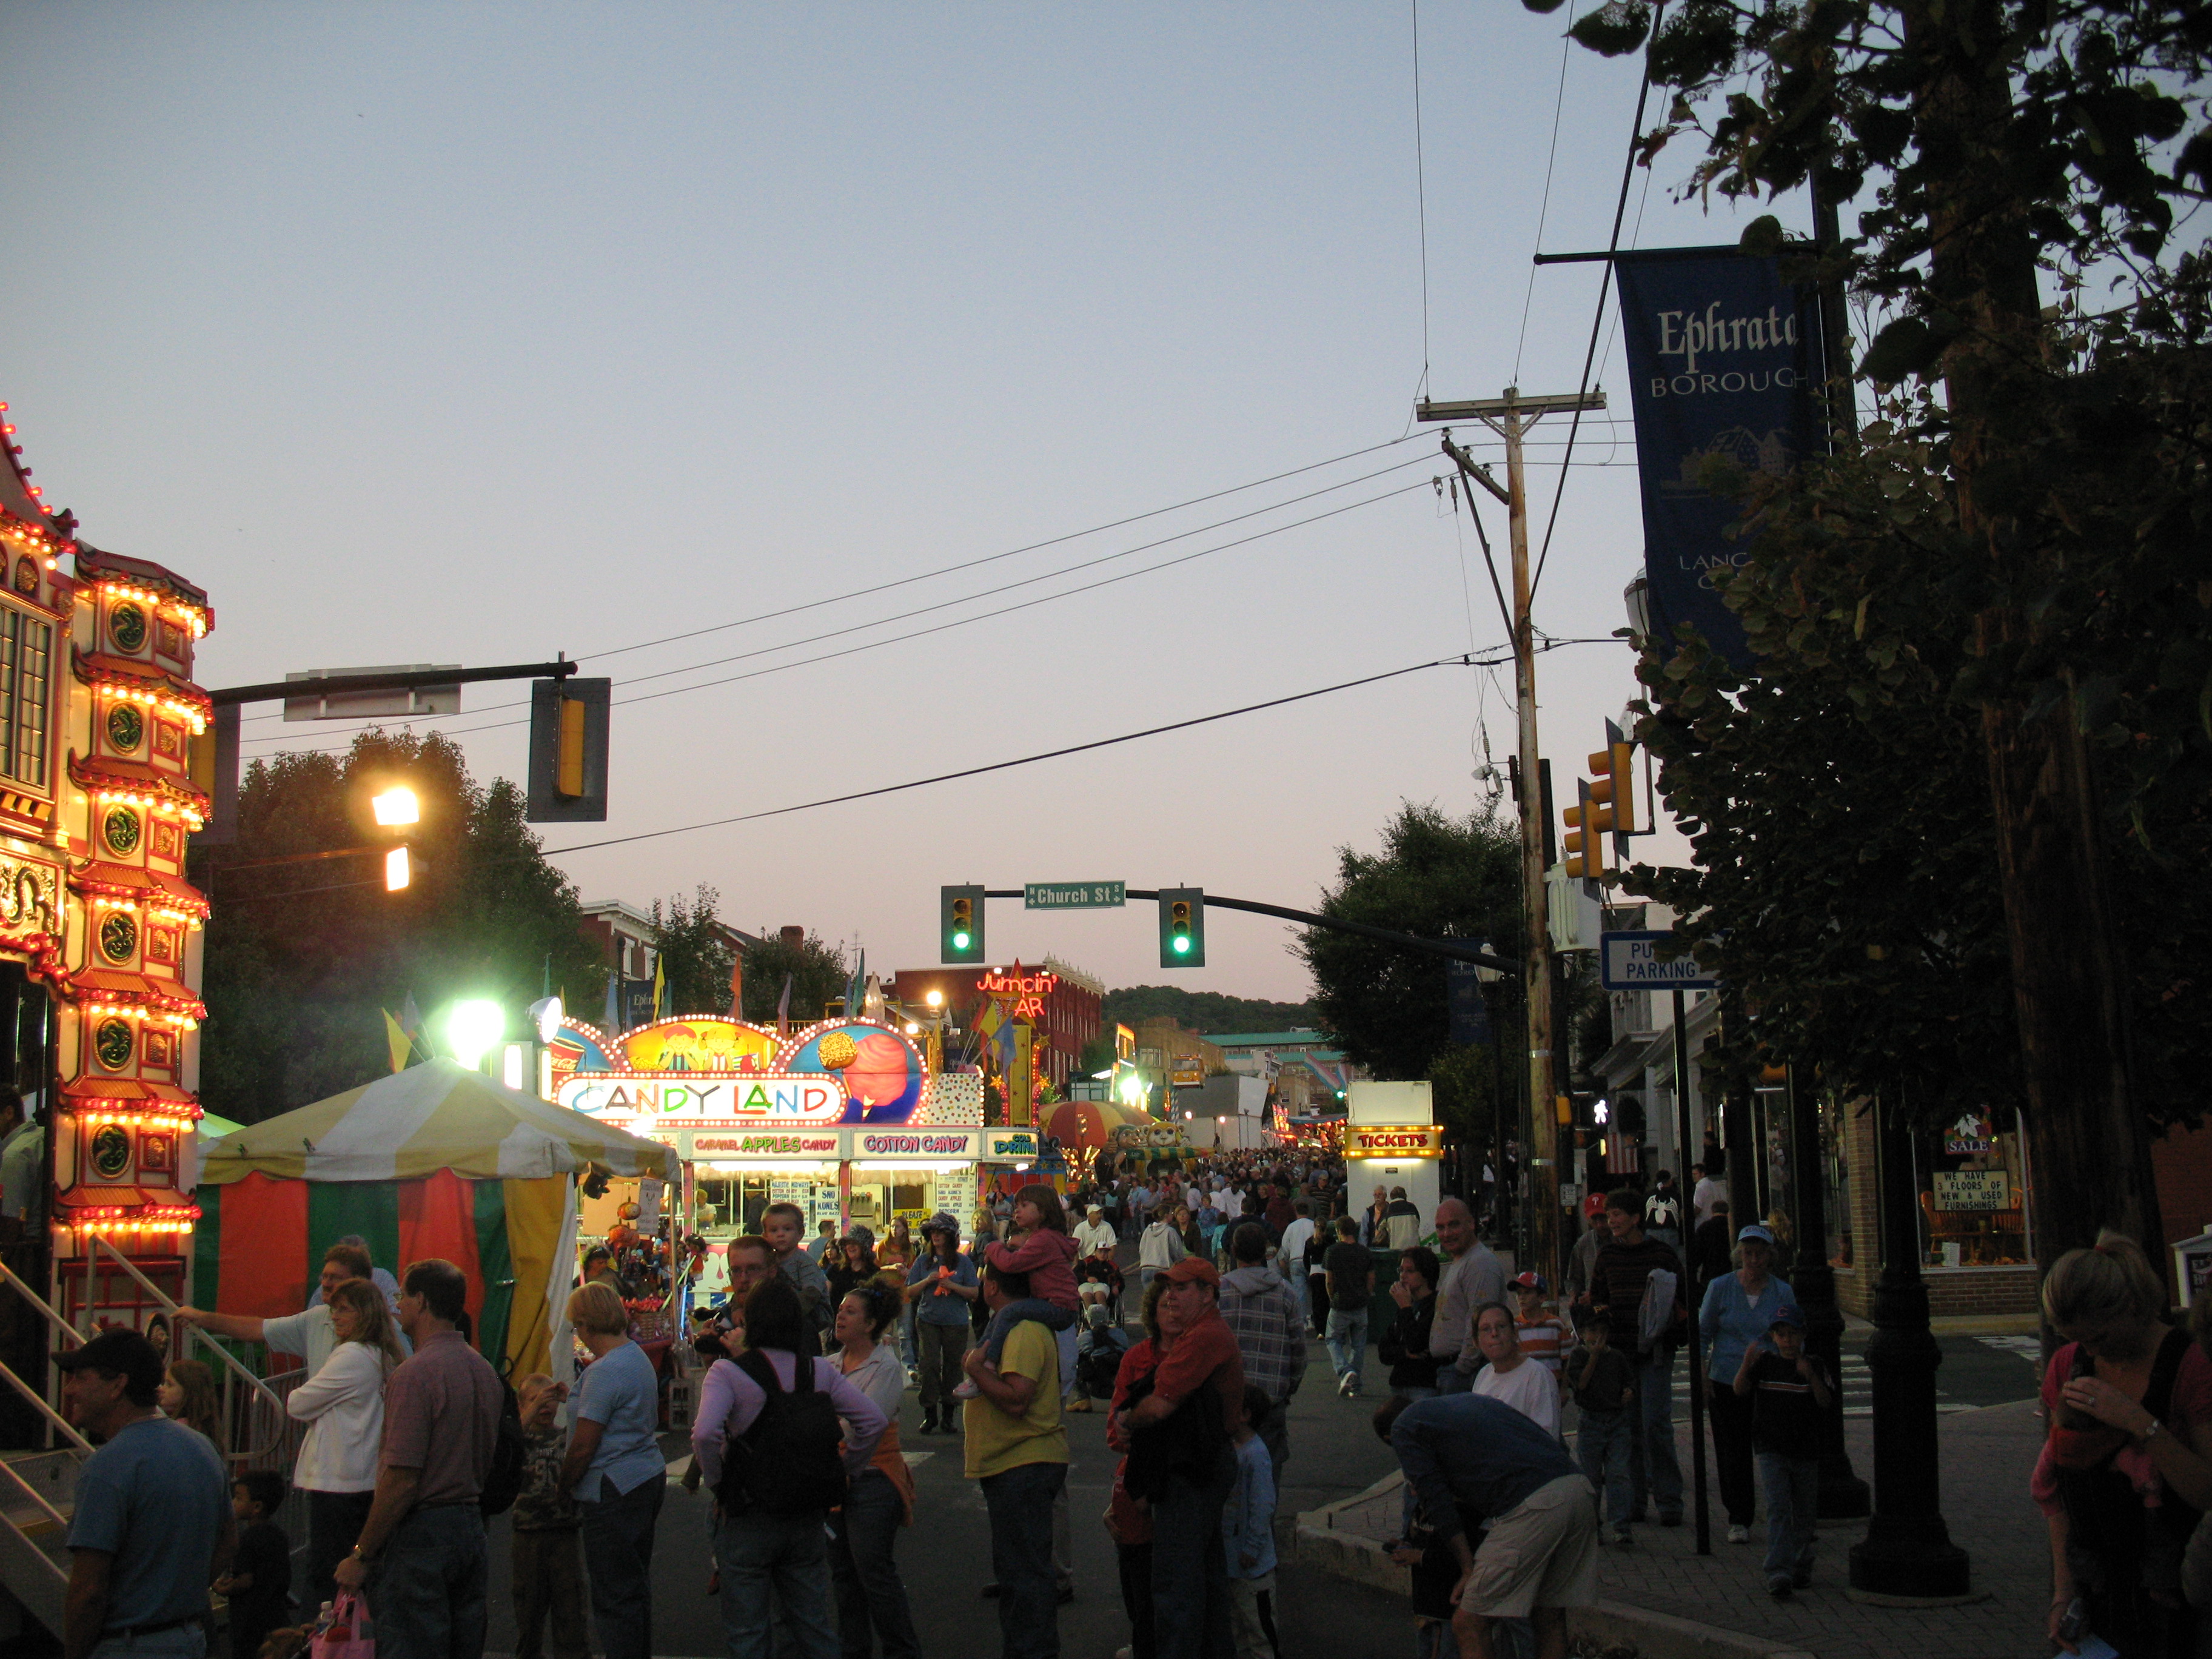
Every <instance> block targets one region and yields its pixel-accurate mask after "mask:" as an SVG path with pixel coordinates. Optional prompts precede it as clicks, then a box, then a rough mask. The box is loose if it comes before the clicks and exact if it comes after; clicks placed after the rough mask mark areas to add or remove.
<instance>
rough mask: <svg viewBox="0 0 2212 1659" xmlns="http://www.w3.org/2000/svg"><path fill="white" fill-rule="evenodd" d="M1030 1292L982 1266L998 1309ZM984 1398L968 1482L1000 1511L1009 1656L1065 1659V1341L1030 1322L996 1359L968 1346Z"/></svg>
mask: <svg viewBox="0 0 2212 1659" xmlns="http://www.w3.org/2000/svg"><path fill="white" fill-rule="evenodd" d="M1029 1294H1030V1276H1029V1275H1028V1274H1027V1273H1007V1272H1005V1271H1004V1270H1003V1269H1001V1268H1000V1267H997V1266H996V1265H995V1264H992V1263H986V1264H985V1266H984V1268H983V1304H984V1305H985V1306H986V1307H987V1308H989V1309H990V1310H991V1311H992V1312H993V1313H994V1314H995V1313H997V1312H998V1311H999V1310H1000V1309H1001V1308H1003V1307H1005V1306H1006V1305H1007V1304H1009V1303H1013V1302H1020V1301H1023V1300H1025V1299H1026V1298H1027V1297H1028V1296H1029ZM966 1367H967V1371H968V1375H969V1376H971V1377H973V1378H974V1379H975V1389H976V1395H975V1399H973V1400H970V1401H968V1403H967V1407H966V1413H965V1417H966V1422H965V1426H966V1429H967V1438H968V1446H967V1451H968V1478H969V1480H980V1481H981V1483H982V1486H983V1504H984V1507H985V1508H987V1510H989V1511H990V1514H991V1566H992V1569H993V1571H994V1572H996V1574H997V1575H998V1579H999V1644H1000V1654H1001V1656H1002V1659H1059V1655H1060V1599H1059V1595H1058V1588H1057V1586H1056V1584H1055V1583H1054V1569H1053V1561H1052V1505H1053V1500H1054V1498H1057V1497H1058V1496H1059V1495H1060V1488H1061V1487H1062V1486H1065V1485H1066V1481H1067V1427H1066V1424H1065V1423H1063V1422H1062V1421H1061V1419H1060V1345H1059V1342H1058V1340H1057V1339H1056V1338H1055V1337H1054V1334H1053V1333H1052V1332H1051V1331H1049V1330H1048V1329H1047V1328H1045V1327H1044V1326H1042V1325H1041V1324H1039V1323H1037V1322H1036V1321H1035V1320H1033V1319H1025V1320H1023V1321H1022V1322H1019V1323H1018V1324H1017V1325H1015V1326H1014V1327H1013V1328H1012V1330H1010V1331H1009V1332H1007V1334H1006V1348H1005V1350H1004V1352H1002V1353H1001V1354H1000V1357H999V1363H998V1364H995V1365H994V1364H992V1363H991V1361H990V1359H989V1358H988V1357H987V1353H986V1352H985V1350H984V1349H982V1348H980V1347H978V1348H972V1349H970V1350H969V1353H968V1358H967V1361H966Z"/></svg>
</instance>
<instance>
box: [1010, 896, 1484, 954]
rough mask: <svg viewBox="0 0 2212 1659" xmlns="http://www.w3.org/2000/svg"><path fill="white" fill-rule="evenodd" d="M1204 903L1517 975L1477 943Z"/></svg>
mask: <svg viewBox="0 0 2212 1659" xmlns="http://www.w3.org/2000/svg"><path fill="white" fill-rule="evenodd" d="M983 896H984V897H985V898H987V899H1018V898H1025V897H1026V896H1027V894H1026V893H1025V892H1024V890H1022V889H1021V888H1018V887H1012V888H1003V889H1002V888H997V887H994V888H991V889H989V890H987V891H986V892H985V893H984V895H983ZM1123 896H1124V897H1127V898H1133V899H1152V900H1158V897H1159V892H1158V890H1147V889H1145V888H1141V887H1131V888H1128V889H1126V890H1124V893H1123ZM1205 902H1206V906H1207V908H1215V909H1222V910H1246V911H1249V912H1250V913H1251V914H1252V915H1255V916H1277V917H1279V918H1280V919H1281V920H1283V921H1296V922H1303V923H1304V925H1305V926H1307V927H1321V928H1326V929H1328V931H1330V932H1332V933H1357V934H1358V935H1359V937H1361V938H1362V939H1380V940H1381V941H1382V942H1383V944H1385V945H1402V946H1404V947H1405V948H1406V949H1407V950H1409V951H1427V952H1428V953H1429V954H1430V955H1431V956H1439V957H1451V958H1452V959H1453V960H1454V961H1456V962H1473V963H1480V964H1481V965H1482V966H1483V967H1485V968H1496V969H1500V970H1502V971H1503V972H1505V973H1508V974H1512V975H1519V973H1520V972H1521V964H1520V963H1517V962H1508V961H1507V960H1505V958H1504V957H1498V956H1493V955H1492V954H1491V953H1490V952H1489V951H1486V950H1484V949H1483V948H1482V947H1481V946H1480V945H1470V944H1462V942H1460V941H1459V940H1457V939H1423V938H1422V937H1421V936H1420V935H1419V934H1418V933H1399V932H1398V931H1397V930H1396V929H1395V928H1390V927H1370V926H1368V924H1367V923H1365V922H1364V921H1345V920H1343V919H1342V918H1341V917H1339V916H1322V915H1315V914H1314V913H1313V912H1312V911H1311V910H1293V909H1291V908H1288V907H1287V906H1285V905H1280V904H1262V903H1261V902H1259V901H1257V900H1256V899H1235V898H1224V897H1222V896H1220V895H1219V894H1218V893H1208V894H1207V895H1206V901H1205Z"/></svg>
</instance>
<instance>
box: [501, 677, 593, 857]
mask: <svg viewBox="0 0 2212 1659" xmlns="http://www.w3.org/2000/svg"><path fill="white" fill-rule="evenodd" d="M613 684H614V682H613V681H611V680H580V679H567V680H532V682H531V684H530V792H529V805H527V806H526V808H525V809H524V811H523V817H524V818H525V819H526V821H527V822H529V823H605V822H606V817H607V709H608V703H609V701H610V699H609V697H608V691H609V689H610V688H611V686H612V685H613Z"/></svg>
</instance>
